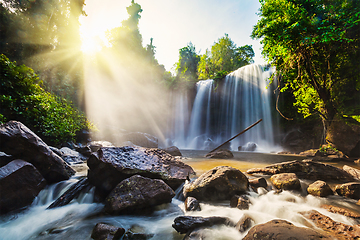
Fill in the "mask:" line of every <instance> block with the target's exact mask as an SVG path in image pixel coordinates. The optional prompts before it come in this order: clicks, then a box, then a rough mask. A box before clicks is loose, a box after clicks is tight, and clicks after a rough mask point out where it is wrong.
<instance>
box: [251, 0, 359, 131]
mask: <svg viewBox="0 0 360 240" xmlns="http://www.w3.org/2000/svg"><path fill="white" fill-rule="evenodd" d="M260 3H261V8H260V14H259V15H260V17H261V19H260V20H259V21H258V23H257V24H256V25H255V26H254V29H253V32H252V37H253V38H261V39H262V40H261V43H262V44H263V55H264V56H265V57H266V58H267V59H268V60H269V62H271V64H272V65H273V66H275V67H276V69H277V72H278V73H279V74H281V81H282V82H283V84H284V88H283V89H282V91H285V90H287V89H291V90H292V92H293V94H294V96H295V99H296V102H295V105H296V106H297V108H298V110H299V112H301V113H302V114H303V115H304V117H307V116H309V115H312V114H314V113H318V114H320V116H321V117H322V118H323V119H324V120H325V123H326V125H329V124H330V123H331V121H332V119H333V118H334V116H335V115H336V114H337V113H344V111H346V106H345V104H344V103H346V102H347V101H348V100H350V99H353V100H355V98H354V96H359V95H358V94H359V90H360V71H359V67H358V66H359V64H360V51H359V44H360V31H359V30H360V2H359V1H356V0H330V1H329V0H307V1H303V0H260Z"/></svg>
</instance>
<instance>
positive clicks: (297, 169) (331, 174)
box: [246, 160, 354, 182]
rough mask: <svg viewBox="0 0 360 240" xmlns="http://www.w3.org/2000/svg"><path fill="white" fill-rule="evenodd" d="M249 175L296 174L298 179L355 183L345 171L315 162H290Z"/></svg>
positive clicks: (270, 166)
mask: <svg viewBox="0 0 360 240" xmlns="http://www.w3.org/2000/svg"><path fill="white" fill-rule="evenodd" d="M246 173H247V174H257V173H260V174H266V175H272V174H278V173H295V174H296V176H297V177H298V178H301V179H309V180H323V181H339V182H349V181H354V177H353V176H352V175H350V174H349V173H347V172H345V171H344V170H342V169H340V168H337V167H334V166H332V165H329V164H324V163H320V162H315V161H312V160H303V161H297V160H295V161H290V162H283V163H278V164H272V165H269V166H267V167H265V168H253V169H249V170H248V171H246Z"/></svg>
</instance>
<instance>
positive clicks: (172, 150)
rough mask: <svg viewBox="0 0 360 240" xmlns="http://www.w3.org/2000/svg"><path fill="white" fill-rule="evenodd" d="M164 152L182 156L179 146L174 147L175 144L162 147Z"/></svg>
mask: <svg viewBox="0 0 360 240" xmlns="http://www.w3.org/2000/svg"><path fill="white" fill-rule="evenodd" d="M163 150H164V151H165V152H167V153H168V154H170V155H171V156H182V154H181V152H180V150H179V148H177V147H175V146H171V147H168V148H165V149H163Z"/></svg>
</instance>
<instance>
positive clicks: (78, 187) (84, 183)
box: [47, 178, 90, 209]
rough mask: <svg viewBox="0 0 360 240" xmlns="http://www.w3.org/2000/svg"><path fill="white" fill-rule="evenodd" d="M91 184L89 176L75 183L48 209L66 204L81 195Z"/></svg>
mask: <svg viewBox="0 0 360 240" xmlns="http://www.w3.org/2000/svg"><path fill="white" fill-rule="evenodd" d="M88 186H90V183H89V180H88V178H83V179H81V180H79V181H78V182H77V183H75V184H73V185H72V186H71V187H70V188H69V189H68V190H67V191H66V192H64V193H63V194H62V195H61V196H60V197H59V198H58V199H56V200H55V201H54V202H53V203H52V204H51V205H50V206H49V207H47V209H52V208H56V207H61V206H65V205H67V204H68V203H70V202H71V200H73V199H74V198H76V197H77V196H79V194H80V192H81V191H82V190H83V189H85V188H86V187H88Z"/></svg>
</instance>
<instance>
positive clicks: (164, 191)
mask: <svg viewBox="0 0 360 240" xmlns="http://www.w3.org/2000/svg"><path fill="white" fill-rule="evenodd" d="M174 196H175V192H174V191H173V190H172V189H171V188H170V187H169V186H168V185H167V184H166V183H165V182H164V181H163V180H160V179H150V178H146V177H142V176H140V175H134V176H132V177H130V178H128V179H125V180H123V181H122V182H120V183H119V184H118V185H117V186H116V188H115V189H114V190H113V191H112V192H111V193H110V194H109V196H108V197H107V198H106V200H105V208H104V210H105V212H107V213H109V214H121V213H133V212H139V211H140V210H144V209H147V208H151V207H154V206H157V205H160V204H163V203H170V202H171V199H172V198H173V197H174Z"/></svg>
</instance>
